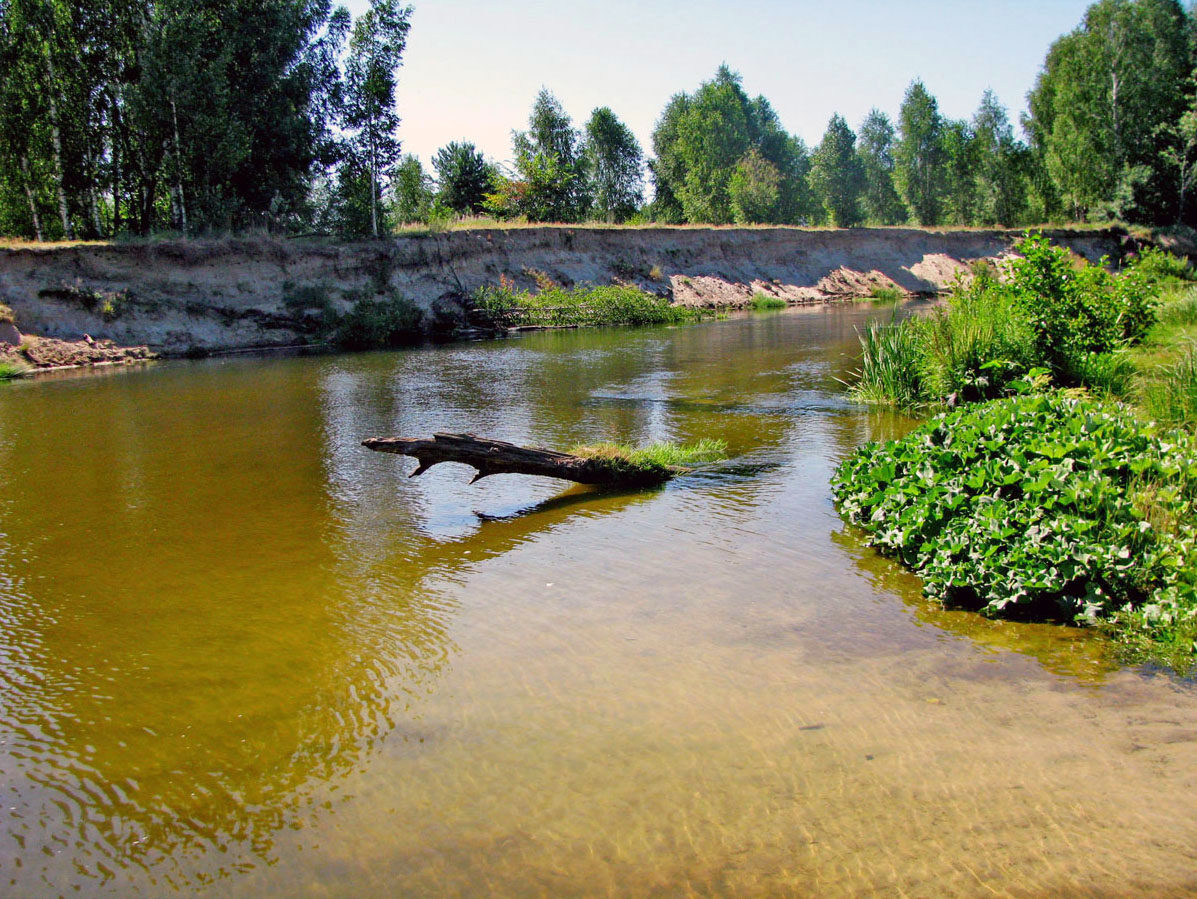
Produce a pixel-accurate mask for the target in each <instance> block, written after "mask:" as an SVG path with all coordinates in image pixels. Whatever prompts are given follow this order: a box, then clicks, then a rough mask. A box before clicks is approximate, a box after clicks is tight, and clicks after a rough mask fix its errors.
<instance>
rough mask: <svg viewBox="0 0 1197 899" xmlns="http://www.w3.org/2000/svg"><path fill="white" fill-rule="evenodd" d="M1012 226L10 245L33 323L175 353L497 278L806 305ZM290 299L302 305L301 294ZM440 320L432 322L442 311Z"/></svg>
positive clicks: (50, 331) (1005, 239) (276, 334)
mask: <svg viewBox="0 0 1197 899" xmlns="http://www.w3.org/2000/svg"><path fill="white" fill-rule="evenodd" d="M1051 236H1052V237H1053V239H1055V240H1057V241H1058V242H1061V243H1063V244H1065V245H1067V246H1069V247H1071V248H1072V249H1073V250H1074V251H1075V252H1077V253H1078V254H1080V255H1082V256H1085V257H1086V258H1088V259H1091V260H1095V259H1097V258H1098V257H1100V256H1102V255H1104V254H1109V255H1111V256H1114V257H1117V256H1119V255H1120V254H1121V252H1122V251H1123V249H1124V247H1125V246H1126V245H1127V242H1128V240H1129V239H1128V238H1127V237H1126V235H1125V234H1124V233H1123V232H1121V231H1115V230H1110V231H1077V232H1069V231H1060V232H1054V233H1052V235H1051ZM1017 237H1018V234H1017V233H1016V232H1008V231H923V230H918V229H898V228H894V229H889V228H887V229H852V230H844V231H834V230H827V231H803V230H799V229H792V228H760V229H731V228H719V229H714V228H712V229H703V228H652V229H587V228H577V229H574V228H561V227H554V228H522V229H512V230H477V231H454V232H448V233H444V234H434V235H427V236H418V237H400V238H395V239H393V240H387V241H375V242H359V243H332V242H328V241H318V240H284V239H272V238H245V239H221V240H213V241H204V240H190V241H174V242H145V243H127V244H110V245H85V246H73V247H60V248H47V249H6V250H0V303H6V304H7V305H9V306H11V307H12V309H13V312H14V314H15V319H16V323H17V325H18V326H19V327H20V328H21V330H22V331H24V332H26V333H33V334H40V335H44V336H48V337H57V338H63V339H78V338H80V337H82V335H84V334H89V335H91V336H92V337H94V338H96V339H110V340H114V341H116V342H117V343H119V344H148V345H150V346H151V347H153V348H154V349H156V350H159V351H161V352H165V353H183V352H188V351H193V350H197V349H201V350H224V349H234V348H243V347H254V346H283V345H288V344H295V343H303V342H306V341H308V340H309V339H311V330H310V328H306V329H305V327H304V323H303V318H302V315H299V314H297V312H296V308H297V304H296V300H297V298H303V297H308V298H312V297H316V298H320V299H321V300H323V299H327V300H328V301H329V302H330V303H331V304H332V305H333V307H334V308H340V309H344V308H347V307H348V306H349V305H351V304H352V302H353V301H354V300H356V299H358V298H362V297H376V296H386V295H394V294H401V295H403V296H405V297H407V298H409V299H411V300H413V301H414V302H416V303H417V304H418V305H420V306H421V307H423V308H424V309H426V310H429V311H430V312H437V313H439V314H441V315H442V316H451V315H453V314H454V313H457V312H460V310H461V308H462V307H463V305H464V304H466V303H468V297H469V296H470V294H471V293H472V292H473V291H474V290H476V289H477V288H478V287H480V286H482V285H484V284H494V283H497V282H498V281H499V279H500V277H507V278H510V279H512V280H514V281H515V282H516V283H517V284H519V285H521V286H525V287H529V288H533V287H535V285H536V283H537V282H538V281H544V279H545V278H548V279H551V280H553V281H555V282H557V283H560V284H565V285H569V284H574V283H579V282H590V283H610V282H612V281H624V282H630V283H635V284H638V285H640V286H641V287H643V288H645V289H647V290H650V291H654V292H657V293H660V294H663V295H669V296H671V297H672V298H673V299H674V300H675V301H676V302H681V303H691V304H702V305H715V304H730V305H742V304H745V303H747V302H748V301H749V300H750V299H751V297H752V294H753V293H754V292H755V291H758V290H759V291H762V292H765V293H769V294H772V295H775V296H779V297H784V298H785V299H787V300H788V301H790V302H794V303H813V302H822V301H825V300H828V299H834V298H837V297H843V296H849V295H861V294H866V293H868V290H869V288H870V287H871V286H872V285H891V284H892V285H896V286H898V287H900V288H901V289H903V290H905V291H908V292H911V293H931V292H936V291H939V290H941V289H943V288H944V287H945V286H947V285H948V284H949V283H950V282H951V280H952V278H953V277H954V276H955V274H956V272H958V271H960V270H961V269H963V268H964V267H966V266H967V264H968V263H969V262H970V261H972V260H974V259H978V258H981V257H987V258H995V257H1000V256H1002V255H1004V254H1006V253H1008V252H1009V251H1010V247H1011V245H1012V244H1013V242H1014V241H1015V240H1016V239H1017ZM288 300H290V301H291V302H290V303H288V302H287V301H288ZM432 317H433V316H429V318H430V319H431V318H432Z"/></svg>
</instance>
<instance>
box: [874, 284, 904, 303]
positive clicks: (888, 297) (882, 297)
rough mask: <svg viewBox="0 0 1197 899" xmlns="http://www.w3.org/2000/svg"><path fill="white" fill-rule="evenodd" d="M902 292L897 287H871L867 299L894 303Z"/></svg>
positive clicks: (901, 295) (900, 297) (899, 298)
mask: <svg viewBox="0 0 1197 899" xmlns="http://www.w3.org/2000/svg"><path fill="white" fill-rule="evenodd" d="M902 297H903V293H902V291H901V289H899V288H897V287H877V286H874V287H871V288H870V289H869V299H870V300H872V301H873V302H874V303H896V302H898V301H899V300H901V299H902Z"/></svg>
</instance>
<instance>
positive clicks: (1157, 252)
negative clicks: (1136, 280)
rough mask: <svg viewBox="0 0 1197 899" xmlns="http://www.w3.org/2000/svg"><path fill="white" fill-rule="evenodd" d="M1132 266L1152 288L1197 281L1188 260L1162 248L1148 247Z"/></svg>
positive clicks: (1131, 263) (1134, 259) (1132, 262)
mask: <svg viewBox="0 0 1197 899" xmlns="http://www.w3.org/2000/svg"><path fill="white" fill-rule="evenodd" d="M1130 265H1131V267H1132V268H1133V269H1134V271H1136V272H1137V273H1138V274H1139V277H1141V278H1142V279H1143V280H1144V281H1145V282H1146V283H1147V284H1148V285H1149V286H1151V287H1156V288H1158V287H1161V286H1166V285H1173V284H1178V283H1183V282H1190V281H1197V272H1195V271H1194V270H1193V264H1192V263H1191V262H1189V260H1188V259H1185V258H1183V257H1181V256H1176V255H1174V254H1172V253H1169V252H1168V251H1167V250H1165V249H1162V248H1160V247H1147V248H1146V249H1144V250H1142V251H1141V252H1140V253H1139V254H1138V255H1137V256H1135V257H1134V258H1133V259H1132V260H1131V261H1130Z"/></svg>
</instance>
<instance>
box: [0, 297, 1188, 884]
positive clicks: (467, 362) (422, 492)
mask: <svg viewBox="0 0 1197 899" xmlns="http://www.w3.org/2000/svg"><path fill="white" fill-rule="evenodd" d="M876 314H887V313H877V312H876V311H870V310H862V309H854V308H830V309H819V310H813V311H794V312H787V313H783V314H773V315H759V316H754V317H751V318H738V319H733V320H728V321H721V322H711V323H706V324H703V325H698V326H691V327H683V328H667V329H646V330H635V331H628V330H592V331H578V332H555V333H543V334H536V335H530V336H527V337H524V338H521V339H518V340H510V341H497V342H488V343H474V344H463V345H456V346H452V347H440V348H429V349H421V350H415V351H410V352H396V353H382V354H369V355H357V356H338V357H319V358H303V359H275V360H237V361H214V362H206V363H187V364H183V363H171V364H162V365H158V366H156V367H154V368H153V369H151V370H149V371H145V372H124V373H117V374H113V375H110V376H107V377H98V378H86V379H71V380H64V381H51V382H40V383H20V384H15V385H9V386H7V387H5V388H4V389H2V390H0V772H2V773H3V777H2V778H0V791H2V792H0V890H2V891H3V892H6V893H7V894H10V895H14V896H15V895H21V896H28V895H58V894H72V893H76V892H78V893H81V894H84V895H94V894H119V895H138V894H141V895H155V896H156V895H164V894H171V893H173V892H180V893H184V894H192V893H195V892H211V893H213V894H216V895H245V896H263V895H266V896H269V895H279V896H295V895H299V896H304V895H307V896H363V895H406V896H420V895H428V896H442V895H486V894H496V895H517V896H524V895H549V896H564V895H596V894H597V895H603V894H620V895H688V894H700V895H702V894H719V895H747V896H751V895H820V896H829V895H860V894H866V893H867V894H876V895H892V896H951V895H959V896H980V895H987V896H988V895H994V894H997V895H1004V896H1007V895H1008V896H1048V895H1052V896H1055V895H1085V896H1122V895H1133V894H1142V895H1157V896H1158V895H1185V894H1190V893H1192V892H1195V891H1197V874H1195V872H1197V802H1194V800H1193V797H1194V795H1197V792H1195V791H1197V693H1195V691H1194V688H1193V686H1192V684H1190V683H1185V682H1179V681H1176V680H1174V679H1172V678H1170V677H1168V676H1166V675H1163V674H1159V673H1154V672H1150V671H1143V670H1137V669H1119V668H1118V667H1117V666H1116V665H1115V664H1114V663H1113V662H1112V661H1111V660H1110V659H1109V658H1108V656H1107V654H1106V653H1105V652H1104V650H1103V647H1102V644H1101V643H1100V642H1099V641H1096V640H1094V639H1092V637H1091V635H1089V634H1087V633H1086V632H1083V631H1080V630H1077V629H1070V628H1060V627H1053V626H1046V625H1042V626H1036V625H1026V624H1012V623H1002V622H992V621H985V620H983V619H980V618H978V617H977V616H974V615H971V614H968V613H964V612H949V611H943V610H940V609H937V608H935V607H934V606H931V605H929V604H927V603H925V602H924V601H922V599H921V598H920V594H919V584H918V581H917V579H915V578H913V577H911V576H910V575H908V574H906V573H904V572H903V571H902V570H901V569H900V568H898V567H897V566H896V565H895V564H894V563H892V562H890V561H888V560H885V559H882V558H879V557H878V556H876V555H875V554H874V553H873V552H872V551H871V550H869V549H867V548H866V547H865V546H864V545H863V543H862V542H861V540H860V539H859V537H858V536H857V535H855V534H853V533H852V532H850V531H846V530H845V529H844V528H843V526H842V525H841V523H840V521H839V519H838V518H837V516H836V514H835V510H834V508H833V507H832V504H831V499H830V495H829V491H828V487H827V482H828V478H829V476H830V474H831V471H832V470H833V468H834V466H835V464H836V462H837V460H839V459H841V458H842V457H843V456H844V455H845V454H846V453H848V452H849V451H850V450H851V448H852V447H854V446H856V445H858V444H859V443H860V442H862V441H864V440H867V439H870V438H873V437H878V436H887V435H891V434H895V433H899V432H900V431H901V430H902V429H904V428H906V427H908V426H909V423H908V422H904V421H902V420H900V419H897V418H894V417H892V416H884V415H878V414H876V413H872V414H870V413H869V412H867V411H865V410H862V409H860V408H857V407H854V406H852V405H851V404H849V403H847V402H846V401H845V399H844V396H843V393H842V386H841V385H840V383H839V382H838V381H837V378H843V377H845V376H846V374H847V372H848V371H849V370H850V369H851V367H852V365H853V362H852V358H851V355H850V354H851V352H852V350H853V347H854V345H855V331H854V329H855V328H856V327H857V326H859V325H860V324H861V323H862V322H863V321H865V320H866V318H867V317H868V316H870V315H876ZM434 430H470V431H475V432H477V433H479V434H483V435H486V436H493V437H497V438H500V439H509V440H514V441H517V442H521V443H534V444H541V445H545V446H550V447H558V448H567V447H569V446H571V445H573V444H576V443H580V442H586V441H593V440H600V439H617V440H622V441H627V442H632V443H641V442H647V441H650V440H656V439H676V440H689V439H695V438H698V437H704V436H713V437H719V438H723V439H725V440H727V442H728V444H729V448H730V451H731V453H732V455H733V456H734V457H735V459H734V461H733V462H732V463H730V464H728V465H725V466H721V467H717V468H716V469H714V470H712V471H708V472H700V473H696V474H694V475H692V476H689V477H684V478H680V479H677V480H675V481H673V482H672V483H670V484H669V485H667V486H666V487H665V488H664V489H661V490H657V491H650V492H640V493H631V494H611V493H598V492H594V491H590V490H586V489H581V488H568V487H567V486H566V485H563V484H561V483H560V482H554V481H551V480H539V479H530V478H524V477H519V476H496V477H493V478H489V479H486V480H484V481H482V482H480V483H478V484H476V485H473V486H470V485H468V483H467V482H468V481H469V477H470V475H471V474H472V471H471V470H469V469H465V468H461V467H458V466H452V465H444V466H438V467H437V468H435V469H433V470H432V471H430V472H429V473H428V474H426V475H424V476H422V477H420V478H418V479H414V480H409V479H407V477H406V475H407V473H408V472H410V471H411V469H412V468H414V466H415V463H414V461H411V460H404V459H400V458H398V457H394V456H385V455H381V454H376V453H370V452H368V451H366V450H364V449H362V448H361V447H360V446H359V442H360V440H361V439H362V438H364V437H367V436H375V435H402V436H421V435H427V434H429V433H431V432H432V431H434Z"/></svg>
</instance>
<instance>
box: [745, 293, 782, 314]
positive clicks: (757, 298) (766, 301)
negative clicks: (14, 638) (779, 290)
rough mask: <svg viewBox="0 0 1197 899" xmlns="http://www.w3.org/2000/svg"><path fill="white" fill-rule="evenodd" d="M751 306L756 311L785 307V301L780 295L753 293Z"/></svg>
mask: <svg viewBox="0 0 1197 899" xmlns="http://www.w3.org/2000/svg"><path fill="white" fill-rule="evenodd" d="M752 308H753V309H755V310H756V311H757V312H762V311H764V310H766V309H785V308H786V301H785V300H783V299H782V298H781V297H771V296H769V295H768V294H767V293H760V292H759V291H758V292H757V293H754V294H753V295H752Z"/></svg>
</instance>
